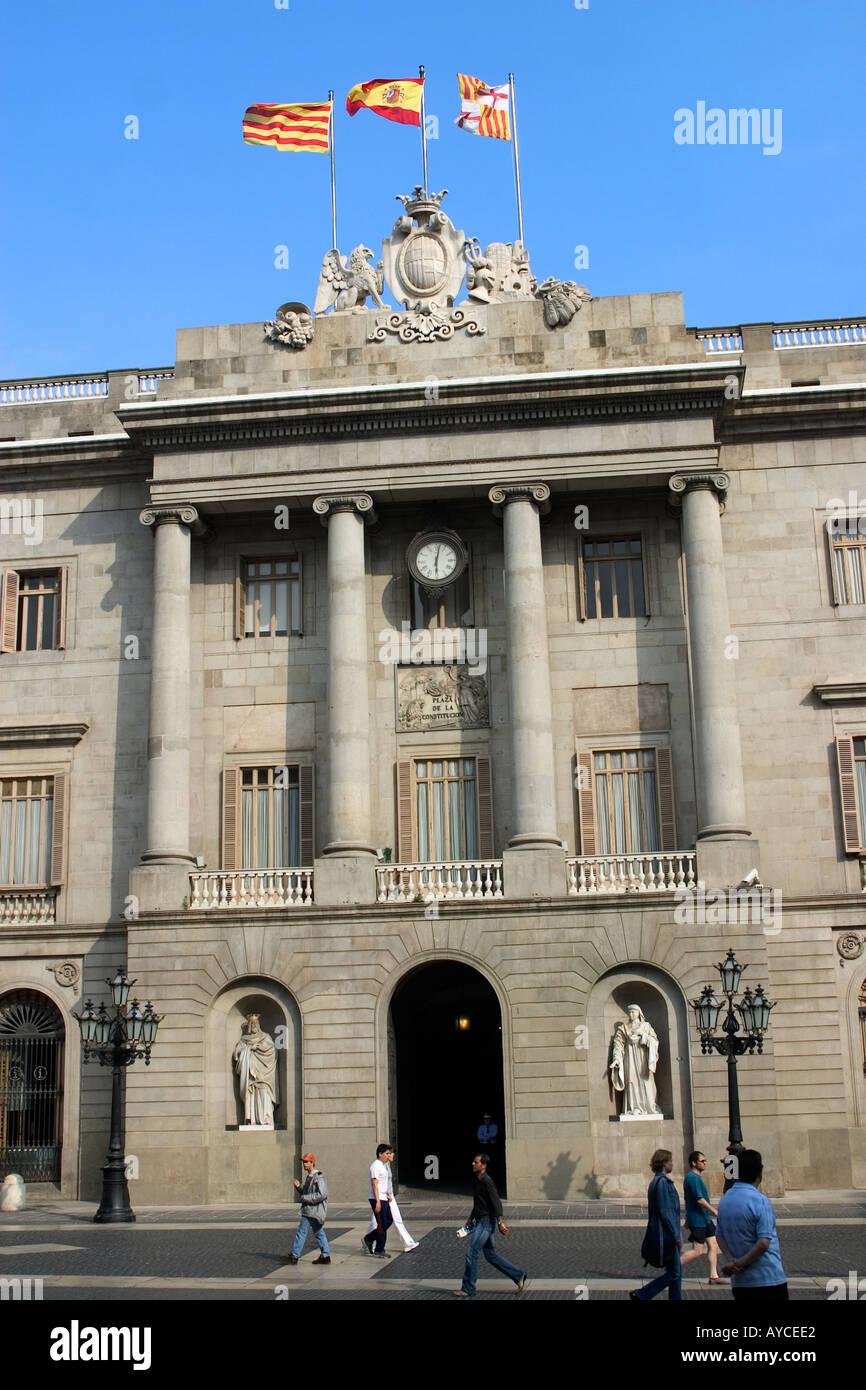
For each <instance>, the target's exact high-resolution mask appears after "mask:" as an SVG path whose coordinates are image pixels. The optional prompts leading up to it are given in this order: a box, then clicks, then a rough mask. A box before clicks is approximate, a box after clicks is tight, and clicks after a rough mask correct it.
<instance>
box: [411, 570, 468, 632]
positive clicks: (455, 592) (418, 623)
mask: <svg viewBox="0 0 866 1390" xmlns="http://www.w3.org/2000/svg"><path fill="white" fill-rule="evenodd" d="M411 583H412V617H411V622H412V627H413V629H414V630H415V631H418V630H419V629H420V628H425V627H426V628H434V627H436V628H438V627H452V628H453V627H471V626H472V600H471V598H470V587H469V571H468V569H466V570H464V571H463V573H462V574H461V575H460V577H459V579H457V581H456V582H455V583H454V584H450V585H449V586H448V588H447V589H444V590H443V591H442V593H439V594H432V595H431V594H428V593H427V590H426V589H424V588H422V587H421V585H420V584H419V583H418V581H417V580H416V579H413V580H412V581H411Z"/></svg>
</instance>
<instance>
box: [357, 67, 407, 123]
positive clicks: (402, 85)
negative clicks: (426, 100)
mask: <svg viewBox="0 0 866 1390" xmlns="http://www.w3.org/2000/svg"><path fill="white" fill-rule="evenodd" d="M423 91H424V82H423V79H422V78H420V77H395V78H384V77H377V78H375V79H374V80H373V81H372V82H359V83H358V85H357V86H356V87H353V88H352V90H351V92H350V93H349V95H348V96H347V97H346V110H347V111H348V113H349V115H350V116H354V115H355V112H356V111H360V109H361V107H362V106H366V108H367V110H368V111H375V113H376V115H377V116H384V117H385V119H386V120H388V121H399V122H400V124H401V125H418V126H419V125H420V124H421V96H422V93H423Z"/></svg>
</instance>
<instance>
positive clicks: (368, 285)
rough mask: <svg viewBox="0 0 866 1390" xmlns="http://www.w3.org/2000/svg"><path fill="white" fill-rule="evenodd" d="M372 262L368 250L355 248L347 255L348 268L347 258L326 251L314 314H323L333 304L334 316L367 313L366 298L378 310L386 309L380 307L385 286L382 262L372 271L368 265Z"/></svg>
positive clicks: (370, 252) (361, 247) (366, 247)
mask: <svg viewBox="0 0 866 1390" xmlns="http://www.w3.org/2000/svg"><path fill="white" fill-rule="evenodd" d="M372 258H373V252H372V251H371V250H370V248H369V246H356V247H355V249H354V251H352V252H351V253H350V255H349V261H348V264H347V263H346V257H345V256H341V255H340V253H339V251H328V252H327V254H326V256H325V259H324V260H323V261H322V270H321V274H320V275H319V288H318V290H317V291H316V303H315V305H314V307H313V312H314V313H316V314H324V313H325V311H326V310H327V309H330V307H331V305H332V304H333V306H334V312H335V313H342V312H344V311H346V310H355V311H356V312H358V311H360V310H362V309H366V307H367V306H366V303H365V300H366V299H367V297H368V296H369V298H370V299H372V301H373V303H374V304H375V305H376V307H377V309H384V308H386V305H385V304H383V303H382V290H383V289H384V286H385V277H384V274H383V272H382V262H381V261H380V262H379V265H378V267H377V268H376V269H375V270H374V269H373V267H372V266H371V265H368V264H367V262H368V261H369V260H372Z"/></svg>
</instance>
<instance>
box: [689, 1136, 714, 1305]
mask: <svg viewBox="0 0 866 1390" xmlns="http://www.w3.org/2000/svg"><path fill="white" fill-rule="evenodd" d="M706 1166H707V1160H706V1158H705V1157H704V1155H703V1154H702V1153H701V1151H700V1149H695V1151H694V1153H690V1154H689V1171H688V1173H686V1179H685V1182H684V1183H683V1192H684V1194H685V1199H686V1225H687V1226H688V1228H689V1236H690V1239H691V1242H692V1248H691V1250H690V1251H689V1252H688V1254H687V1255H683V1257H682V1263H683V1264H684V1265H687V1264H690V1263H691V1261H692V1260H699V1259H700V1258H701V1256H702V1255H703V1254H706V1255H707V1256H708V1258H709V1261H710V1283H711V1284H721V1282H722V1281H721V1279H720V1278H719V1271H718V1260H719V1243H718V1241H717V1240H716V1228H715V1225H714V1224H713V1222H712V1220H711V1217H714V1216H718V1212H717V1211H716V1208H715V1207H714V1206H712V1205H711V1204H710V1194H709V1193H708V1191H707V1185H706V1183H705V1182H704V1180H703V1177H702V1176H701V1175H702V1173H703V1171H704V1169H705V1168H706Z"/></svg>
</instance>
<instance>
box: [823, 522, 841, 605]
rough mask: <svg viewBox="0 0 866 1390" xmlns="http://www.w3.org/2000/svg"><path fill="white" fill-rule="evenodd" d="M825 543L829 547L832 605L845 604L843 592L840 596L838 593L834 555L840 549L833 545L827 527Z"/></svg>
mask: <svg viewBox="0 0 866 1390" xmlns="http://www.w3.org/2000/svg"><path fill="white" fill-rule="evenodd" d="M827 543H828V545H829V546H830V583H831V584H832V586H833V603H834V604H836V605H838V604H840V603H844V602H845V594H844V591H843V592H842V593H841V594H840V592H839V578H838V575H837V574H836V555H837V552H838V550H839V549H840V547H837V546H835V545H834V544H833V536H832V534H831V531H830V528H829V527H828V528H827ZM842 564H843V566H844V564H845V557H844V555H843V556H842Z"/></svg>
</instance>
